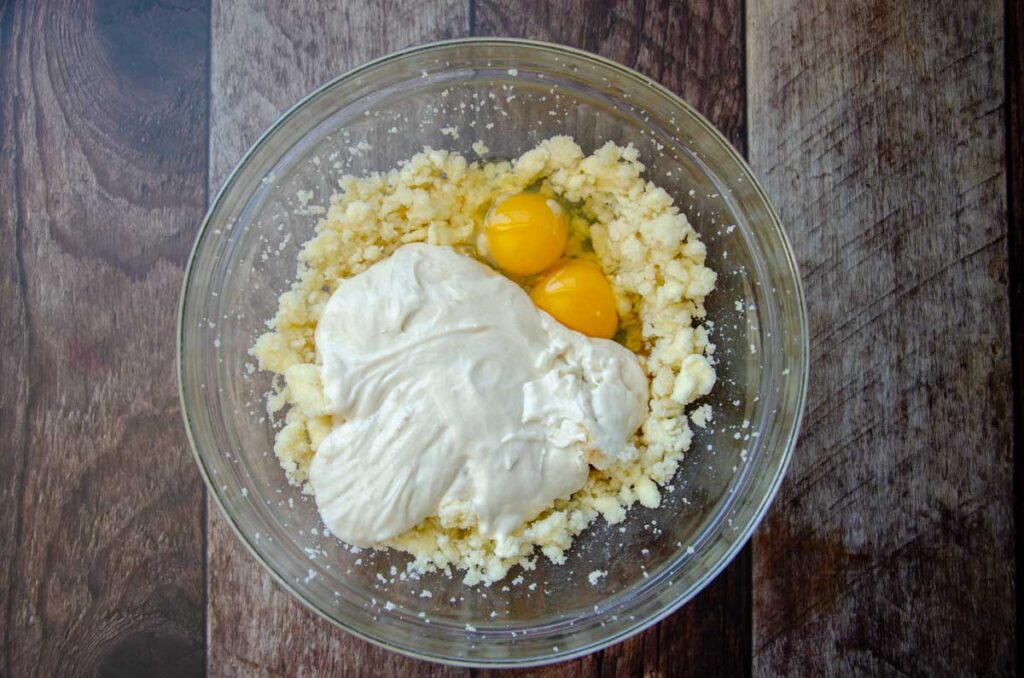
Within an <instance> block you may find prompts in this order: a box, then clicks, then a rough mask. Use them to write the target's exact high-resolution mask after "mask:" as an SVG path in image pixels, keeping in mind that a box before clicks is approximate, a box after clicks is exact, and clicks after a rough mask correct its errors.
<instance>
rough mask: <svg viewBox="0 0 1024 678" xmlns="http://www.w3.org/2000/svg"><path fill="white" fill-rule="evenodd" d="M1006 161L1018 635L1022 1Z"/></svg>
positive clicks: (1009, 86) (1022, 658) (1010, 15)
mask: <svg viewBox="0 0 1024 678" xmlns="http://www.w3.org/2000/svg"><path fill="white" fill-rule="evenodd" d="M1006 18H1007V22H1006V123H1007V127H1006V141H1007V143H1006V149H1007V150H1006V157H1007V158H1008V161H1007V173H1008V177H1007V179H1008V181H1007V189H1008V191H1009V194H1008V195H1007V199H1008V204H1007V206H1008V210H1007V212H1008V215H1009V232H1008V240H1009V252H1010V323H1011V326H1010V331H1011V335H1012V346H1013V349H1012V350H1013V356H1012V358H1013V384H1014V388H1013V393H1014V398H1013V421H1014V427H1013V460H1014V469H1013V471H1014V472H1013V476H1014V487H1015V488H1016V490H1015V494H1014V498H1013V499H1014V518H1015V525H1016V530H1015V533H1016V542H1015V543H1016V547H1017V550H1016V562H1017V573H1016V575H1017V577H1016V587H1017V597H1016V602H1017V637H1018V638H1020V637H1021V634H1022V631H1024V628H1022V626H1024V622H1022V614H1021V611H1022V610H1024V567H1021V564H1024V163H1022V162H1021V158H1024V106H1022V105H1021V93H1022V91H1024V51H1022V45H1021V38H1022V37H1024V2H1021V1H1020V0H1008V2H1007V3H1006ZM1022 672H1024V655H1022V652H1021V649H1020V647H1018V648H1017V673H1018V674H1019V673H1022Z"/></svg>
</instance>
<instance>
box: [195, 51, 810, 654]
mask: <svg viewBox="0 0 1024 678" xmlns="http://www.w3.org/2000/svg"><path fill="white" fill-rule="evenodd" d="M467 44H476V45H495V46H514V47H525V48H530V49H537V50H542V51H546V52H555V53H562V54H567V55H570V56H573V57H575V58H579V59H582V60H585V61H591V62H594V63H596V64H598V65H600V66H603V67H606V68H610V69H612V70H614V71H617V72H618V73H619V74H620V75H622V76H624V77H626V78H628V79H630V80H633V81H636V82H637V83H638V84H641V85H644V86H646V87H648V88H650V89H652V90H653V91H654V92H655V93H657V94H659V95H660V96H662V97H664V98H667V99H668V100H669V101H670V102H671V103H673V104H674V105H676V106H679V107H681V108H683V109H684V110H685V111H686V112H687V113H688V114H689V115H691V116H693V118H694V119H695V120H696V121H697V122H698V123H700V124H701V125H702V126H703V127H704V128H705V131H706V132H707V133H708V134H709V135H710V136H711V137H713V138H714V139H715V140H716V141H717V142H718V143H719V144H720V145H721V146H722V147H723V149H724V150H725V152H726V153H727V154H728V155H729V156H730V157H731V159H732V160H733V161H734V162H736V163H737V164H738V165H739V166H740V168H741V169H742V170H743V171H744V172H745V173H746V175H747V176H748V177H749V179H750V183H751V184H752V186H753V188H754V191H755V193H756V195H757V197H758V198H759V199H760V201H761V202H762V204H763V205H764V206H765V208H766V212H767V214H768V217H769V221H770V222H771V225H772V227H773V229H774V231H775V232H776V234H777V235H778V236H779V238H780V241H781V244H782V249H783V251H784V254H785V260H786V262H787V264H788V266H789V268H790V269H791V271H792V273H793V281H794V290H793V291H794V295H795V297H796V307H797V311H798V318H797V320H798V329H799V334H800V336H799V354H798V355H797V356H795V358H796V362H797V364H799V365H800V367H801V374H800V380H799V382H798V384H797V394H796V398H797V400H796V411H795V413H794V416H793V419H792V423H791V424H790V427H789V431H788V432H786V433H785V439H786V440H785V449H784V450H783V453H782V458H781V460H780V463H779V465H778V467H777V470H776V472H775V474H774V477H773V478H772V479H771V483H770V484H769V486H768V490H767V492H765V493H764V495H763V496H762V498H761V501H760V503H759V504H758V506H757V509H756V511H755V512H754V514H753V518H752V519H751V521H750V522H749V523H748V524H747V525H746V527H745V528H744V529H743V530H742V531H741V532H740V533H739V535H738V537H737V538H735V539H734V540H733V541H732V543H731V544H730V545H729V547H728V549H727V550H726V552H725V554H724V555H723V557H722V558H720V559H719V561H718V562H717V563H716V564H715V565H714V566H713V567H711V568H709V570H708V572H707V573H706V574H705V575H704V576H703V577H702V578H701V580H700V581H699V582H698V583H697V584H696V585H695V586H694V587H693V588H691V589H690V590H689V591H687V592H685V593H684V594H683V595H680V596H679V597H678V598H676V599H675V600H674V601H672V602H671V603H669V604H667V605H665V606H664V607H662V608H661V609H660V610H659V611H658V612H657V613H655V614H653V615H650V616H649V617H646V618H643V619H638V620H637V621H635V622H634V623H632V624H630V625H627V626H625V627H624V628H623V629H622V630H621V631H619V632H618V633H615V634H613V635H611V636H609V637H607V638H603V639H601V640H599V641H596V642H592V643H589V644H586V645H583V646H581V647H579V648H576V649H574V650H567V651H564V652H552V653H550V654H546V655H537V656H535V657H530V658H523V659H507V658H501V659H496V660H490V659H486V660H483V661H479V660H477V661H474V660H467V659H461V658H458V657H453V656H450V655H438V654H431V653H422V652H417V651H415V650H412V649H408V648H405V647H400V646H397V645H393V644H391V643H389V642H387V641H384V640H381V639H379V638H375V637H373V636H370V635H368V634H366V633H363V632H362V631H360V630H358V629H356V628H354V627H352V626H349V625H347V624H345V623H344V622H342V621H340V620H338V619H335V618H334V617H332V616H330V615H329V614H327V613H326V612H325V611H323V610H321V609H320V608H319V607H317V606H316V605H315V604H313V603H312V602H311V601H309V600H307V599H306V598H305V597H304V596H303V595H302V594H301V593H300V592H299V591H298V590H296V589H295V588H293V587H292V586H291V584H290V583H289V582H288V581H287V580H286V579H285V578H284V577H283V576H282V575H281V574H279V573H278V572H277V571H276V570H275V569H274V568H273V567H272V566H271V565H270V563H268V562H267V561H266V560H265V559H264V558H263V557H262V556H261V555H260V554H259V553H258V552H257V551H256V549H255V547H254V546H253V544H252V543H250V541H249V539H248V538H247V537H246V536H245V534H244V533H243V532H242V531H241V529H240V528H239V527H238V525H237V523H236V522H235V520H234V518H233V516H232V514H231V513H230V511H229V510H228V508H227V506H226V505H225V503H224V502H223V500H222V499H221V497H220V495H219V493H218V492H217V490H216V487H215V485H214V483H213V479H212V478H211V476H210V473H209V470H208V469H207V468H206V465H205V463H204V461H203V458H202V455H201V454H200V452H199V446H198V444H197V442H196V438H195V435H194V433H193V430H192V425H191V422H190V418H189V411H188V401H187V398H186V395H185V386H184V384H185V378H184V375H185V373H184V361H183V359H182V356H183V351H182V349H183V341H184V321H185V306H186V301H187V300H188V293H189V289H190V283H191V281H192V275H193V273H194V267H195V263H196V259H197V255H198V253H199V250H200V248H201V246H202V244H203V242H204V241H205V239H206V236H207V234H208V232H209V230H210V228H209V227H210V224H211V221H212V219H213V216H214V214H215V213H216V212H217V210H218V208H219V207H220V204H221V202H222V201H223V200H224V198H225V196H226V195H227V193H228V192H229V191H230V190H231V189H232V188H233V186H234V184H235V182H236V180H237V178H238V175H239V174H240V173H241V171H242V169H243V168H244V167H245V166H246V165H247V164H248V163H249V162H250V160H251V159H252V157H253V156H254V155H255V154H256V152H257V151H258V150H259V149H260V148H261V147H262V146H263V145H264V143H265V142H266V141H267V140H268V139H269V138H270V137H271V136H272V135H273V134H274V133H275V132H276V131H277V130H278V129H279V128H280V127H282V126H283V125H284V124H285V123H286V122H287V121H288V120H290V119H291V118H292V117H293V116H294V115H295V114H296V113H297V112H298V111H300V110H301V109H303V108H304V107H305V106H306V105H307V104H308V103H309V102H311V101H312V100H314V99H316V98H317V97H319V96H320V95H321V94H322V93H323V92H325V91H327V90H328V89H331V88H333V87H335V86H336V85H339V84H341V83H343V82H345V81H348V80H351V79H353V78H356V77H358V76H360V75H362V74H364V73H366V72H368V71H371V70H373V69H375V68H376V67H378V66H380V65H383V64H385V63H389V62H391V61H396V60H399V59H403V58H405V57H408V56H411V55H413V54H419V53H423V52H431V51H435V50H444V49H448V48H452V47H457V46H463V45H467ZM175 374H176V375H177V380H178V399H179V403H180V405H181V415H182V419H183V422H184V425H185V432H186V436H187V438H188V442H189V448H190V449H191V452H192V457H193V458H194V459H195V461H196V465H197V466H198V467H199V472H200V475H201V476H202V478H203V482H204V485H205V487H204V490H205V494H206V496H207V497H212V498H213V501H214V503H215V504H216V505H217V507H218V508H219V510H220V513H221V515H222V516H223V517H224V519H225V520H226V521H227V523H228V525H229V526H230V527H231V530H232V531H233V532H234V533H235V536H236V537H237V538H238V540H239V541H240V542H241V543H242V544H243V545H244V547H245V549H246V550H247V551H248V552H249V554H250V555H251V556H252V557H253V558H254V559H255V560H256V562H258V563H259V564H260V565H261V566H262V567H263V569H264V570H266V571H267V572H268V573H269V574H270V576H271V577H272V578H273V579H274V581H276V582H277V584H278V585H279V586H281V587H282V588H283V589H284V590H285V591H286V592H288V594H289V595H290V596H291V597H292V598H293V599H295V600H297V601H298V602H299V603H301V604H302V605H303V606H305V607H306V608H307V609H309V610H311V611H312V612H314V613H315V614H316V615H317V616H319V617H321V618H322V619H324V620H326V621H328V622H330V623H331V624H332V625H334V626H336V627H338V628H340V629H342V630H343V631H345V632H346V633H350V634H352V635H353V636H355V637H357V638H359V639H361V640H364V641H366V642H368V643H371V644H373V645H375V646H377V647H380V648H383V649H385V650H389V651H391V652H396V653H398V654H401V655H404V656H406V657H410V658H412V659H418V660H422V661H429V662H434V663H439V664H445V665H449V666H457V667H462V668H511V667H519V668H528V667H536V666H544V665H548V664H554V663H556V662H564V661H570V660H572V659H577V658H580V657H583V656H586V655H589V654H592V653H594V652H597V651H600V650H603V649H605V648H607V647H611V646H612V645H615V644H617V643H620V642H622V641H624V640H626V639H627V638H630V637H632V636H634V635H636V634H638V633H640V632H642V631H644V630H646V629H648V628H650V627H652V626H654V625H655V624H657V623H658V622H660V621H662V620H663V619H665V618H666V617H668V616H669V615H671V614H672V613H674V612H676V611H677V610H679V609H680V608H681V607H682V606H683V605H685V604H687V603H688V602H690V601H691V600H693V598H695V597H696V596H697V595H698V594H699V593H700V592H701V591H702V590H704V588H705V587H707V585H708V584H710V583H711V582H712V581H713V580H714V579H716V578H717V577H718V576H719V575H720V574H721V573H722V571H723V570H724V569H725V568H726V567H728V565H729V564H730V563H732V561H733V560H734V559H735V558H736V556H737V555H738V554H739V552H740V551H741V550H742V549H743V548H744V547H745V546H746V545H747V544H748V542H749V541H750V539H751V536H752V535H753V533H754V531H755V530H756V529H757V528H758V526H759V525H760V524H761V522H762V521H763V520H764V518H765V516H766V515H767V513H768V509H769V508H770V507H771V505H772V503H773V501H774V499H775V496H776V495H777V494H778V491H779V488H780V486H781V485H782V481H783V479H784V478H785V475H786V471H787V469H788V468H789V464H790V462H791V460H792V457H793V452H794V449H795V447H796V443H797V439H798V437H799V434H800V430H801V427H802V424H803V418H804V414H805V411H806V401H807V390H808V384H809V379H810V337H809V329H808V318H807V304H806V298H805V295H804V289H803V282H802V277H801V275H800V269H799V266H798V263H797V260H796V257H795V255H794V252H793V246H792V243H791V242H790V240H789V237H788V236H787V234H786V231H785V229H784V228H783V226H782V222H781V220H780V218H779V215H778V213H777V211H776V209H775V206H774V205H773V203H772V202H771V200H770V199H769V197H768V195H767V193H766V192H765V190H764V188H763V187H762V185H761V182H760V181H759V180H758V179H757V177H756V175H755V174H754V172H753V170H752V169H751V167H750V165H749V164H748V163H747V161H746V159H745V158H744V157H743V156H742V155H741V154H740V153H739V152H738V151H737V150H736V149H735V148H734V147H733V145H732V144H731V143H730V142H729V140H728V139H726V138H725V136H724V135H723V134H722V133H721V132H720V131H719V130H718V128H717V127H715V126H714V125H713V124H712V123H711V122H710V121H709V120H708V119H707V118H706V117H705V116H704V115H703V114H701V113H700V112H699V111H697V110H696V109H695V108H694V107H693V106H692V105H691V104H690V103H689V102H687V101H686V100H685V99H683V98H682V97H680V96H679V95H677V94H675V93H674V92H672V91H671V90H670V89H668V88H667V87H665V86H664V85H661V84H660V83H658V82H657V81H656V80H654V79H653V78H650V77H648V76H646V75H644V74H642V73H640V72H639V71H637V70H635V69H633V68H630V67H628V66H625V65H623V64H621V63H618V62H616V61H613V60H612V59H608V58H606V57H602V56H600V55H597V54H594V53H592V52H588V51H586V50H582V49H578V48H575V47H569V46H566V45H560V44H557V43H552V42H545V41H541V40H528V39H523V38H505V37H464V38H454V39H448V40H438V41H434V42H428V43H423V44H420V45H414V46H410V47H406V48H403V49H400V50H397V51H394V52H390V53H388V54H385V55H383V56H379V57H377V58H375V59H371V60H370V61H367V62H365V63H363V64H361V65H359V66H356V67H354V68H351V69H349V70H347V71H345V72H343V73H341V74H339V75H337V76H336V77H334V78H331V79H330V80H328V81H326V82H324V83H323V84H321V85H319V86H318V87H316V88H314V89H313V90H312V91H310V92H309V93H307V94H306V95H305V96H303V97H302V98H301V99H300V100H299V101H298V102H296V103H295V104H293V105H292V106H291V107H290V108H288V109H287V110H286V111H285V112H284V113H283V114H281V115H280V116H279V117H278V118H277V119H276V120H275V121H274V122H273V123H272V124H271V125H270V126H269V127H268V128H267V129H266V130H265V131H264V132H263V133H262V134H260V136H259V138H257V140H256V141H255V142H254V143H253V144H252V145H251V146H250V147H249V148H248V150H246V152H245V153H244V154H243V155H242V157H241V158H240V159H239V160H238V162H237V163H236V164H235V165H234V167H233V168H232V169H231V171H230V172H228V174H227V175H226V176H225V178H224V180H223V184H222V185H221V187H220V189H219V190H218V191H217V193H216V194H215V195H214V197H213V199H212V200H211V201H210V203H209V207H208V209H207V211H206V214H205V215H204V216H203V220H202V222H201V223H200V226H199V229H198V231H197V232H196V235H195V240H194V242H193V245H192V249H191V250H190V252H189V256H188V262H187V264H186V266H185V270H184V273H183V276H182V289H181V294H180V297H179V301H178V317H177V328H176V337H175ZM206 528H207V526H206V525H204V530H206ZM206 546H207V544H206V540H204V553H203V557H204V558H208V553H206V552H205V550H206ZM207 605H209V601H207Z"/></svg>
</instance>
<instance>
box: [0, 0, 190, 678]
mask: <svg viewBox="0 0 1024 678" xmlns="http://www.w3.org/2000/svg"><path fill="white" fill-rule="evenodd" d="M0 11H2V14H0V102H2V103H0V134H2V137H0V221H2V229H0V304H2V312H0V340H2V358H0V386H2V388H0V440H2V442H0V479H2V483H0V552H2V554H3V564H2V568H0V596H2V598H0V638H2V640H0V642H2V652H0V675H5V676H20V675H44V676H47V675H54V676H73V675H94V674H105V675H149V676H160V675H175V676H187V675H195V674H198V673H200V672H201V671H202V668H203V656H204V649H205V642H204V633H203V630H204V610H205V601H204V591H203V587H204V583H203V535H202V529H203V528H202V488H201V481H200V479H199V474H198V473H197V472H196V469H195V465H194V463H193V461H192V458H191V456H190V454H189V452H188V447H187V443H186V441H185V435H184V432H183V431H182V427H181V417H180V415H179V413H178V397H177V389H176V385H175V381H176V380H175V374H174V368H173V364H174V335H175V312H174V309H175V308H176V304H177V299H178V293H179V291H180V284H181V275H182V270H183V267H184V262H185V258H186V257H187V254H188V250H189V246H190V243H191V241H192V237H193V234H194V230H195V227H196V224H197V223H198V221H199V219H200V218H201V217H202V213H203V211H204V208H205V199H206V138H205V132H206V91H207V82H206V35H207V34H206V30H205V27H206V25H207V22H208V11H207V7H206V5H205V3H203V2H193V1H191V0H178V2H176V3H175V4H174V5H157V4H155V3H150V2H133V3H127V2H116V1H105V2H100V1H95V2H87V3H71V2H62V1H54V2H46V3H42V2H5V3H0Z"/></svg>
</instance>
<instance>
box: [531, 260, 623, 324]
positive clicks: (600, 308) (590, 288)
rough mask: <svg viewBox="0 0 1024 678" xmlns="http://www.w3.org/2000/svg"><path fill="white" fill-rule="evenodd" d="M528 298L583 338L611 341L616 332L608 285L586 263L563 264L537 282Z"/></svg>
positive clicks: (612, 300)
mask: <svg viewBox="0 0 1024 678" xmlns="http://www.w3.org/2000/svg"><path fill="white" fill-rule="evenodd" d="M530 298H531V299H533V303H535V304H537V306H538V307H539V308H541V309H542V310H544V311H547V312H548V313H549V314H551V316H552V317H553V318H554V319H555V320H557V321H558V322H560V323H562V324H563V325H565V326H566V327H568V328H570V329H573V330H576V331H577V332H581V333H583V334H586V335H587V336H590V337H600V338H603V339H611V338H612V337H614V336H615V331H616V330H617V329H618V326H619V316H618V313H617V312H616V310H615V294H614V293H613V292H612V286H611V284H610V283H609V282H608V279H607V278H606V277H605V276H604V273H603V272H602V271H601V269H600V267H598V265H597V264H594V263H592V262H590V261H584V260H582V259H570V260H567V261H563V262H562V263H561V264H559V265H558V266H556V267H555V268H553V269H551V271H549V272H548V273H547V274H545V275H544V277H543V278H541V279H540V280H539V281H538V282H537V284H536V285H535V286H534V288H533V290H532V291H531V292H530Z"/></svg>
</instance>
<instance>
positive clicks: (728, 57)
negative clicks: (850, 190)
mask: <svg viewBox="0 0 1024 678" xmlns="http://www.w3.org/2000/svg"><path fill="white" fill-rule="evenodd" d="M473 33H474V35H487V36H491V35H493V36H507V37H523V38H531V39H535V40H547V41H550V42H558V43H562V44H566V45H570V46H573V47H579V48H581V49H585V50H588V51H591V52H594V53H597V54H600V55H602V56H605V57H608V58H610V59H613V60H615V61H618V62H620V63H623V64H625V65H627V66H630V67H632V68H635V69H637V70H639V71H640V72H642V73H644V74H646V75H648V76H649V77H651V78H654V79H655V80H657V81H658V82H660V83H661V84H663V85H665V86H666V87H668V88H669V89H671V90H672V91H673V92H675V93H676V94H679V95H680V96H682V97H683V98H684V99H686V100H688V101H689V102H690V103H691V104H693V105H694V106H695V107H696V108H697V110H699V111H700V112H701V113H703V114H704V115H705V116H707V117H708V119H710V120H711V121H712V122H713V123H714V124H715V125H716V126H717V127H718V128H719V129H720V130H722V132H723V133H724V134H725V135H726V136H727V137H728V138H729V139H730V141H731V142H732V143H733V144H734V145H735V146H736V147H737V148H739V149H740V150H741V151H742V150H744V149H745V147H746V145H745V142H746V139H745V128H744V118H743V115H744V82H743V80H744V73H743V67H744V64H743V42H742V33H743V12H742V5H741V3H740V2H739V1H738V0H735V1H729V2H716V1H712V0H686V1H684V2H675V1H672V0H657V1H655V0H635V1H625V2H587V1H585V0H571V1H569V2H544V1H543V0H530V1H524V2H516V3H506V2H499V1H497V0H476V2H475V6H474V26H473ZM750 597H751V583H750V552H749V549H744V550H743V551H742V552H741V553H740V555H739V556H738V557H737V558H736V560H735V561H734V562H733V563H732V564H731V565H730V566H729V567H728V568H727V569H726V571H725V572H724V573H722V574H721V575H720V576H719V577H718V578H717V579H716V580H715V581H714V582H712V583H711V584H710V585H709V586H708V587H707V588H706V589H705V590H704V591H703V592H702V593H701V594H700V595H699V596H698V597H697V598H696V599H694V600H693V601H691V602H690V603H689V604H688V605H686V606H685V607H684V608H683V609H681V610H679V611H678V612H677V613H675V614H674V615H672V616H671V617H669V618H668V619H665V620H664V621H662V622H661V623H660V624H658V625H657V626H655V627H653V628H651V629H648V630H647V631H646V632H644V633H642V634H639V635H637V636H634V637H633V638H630V639H629V640H627V641H625V642H624V643H621V644H619V645H616V646H613V647H610V648H608V649H606V650H604V651H602V652H600V653H597V654H596V655H593V656H591V657H586V658H584V659H581V660H577V661H574V662H566V663H563V664H559V665H556V666H552V667H550V668H548V669H546V670H544V671H543V672H541V673H540V674H538V675H551V676H561V675H572V676H599V675H617V676H630V675H640V674H643V675H656V676H666V675H699V676H710V675H724V676H737V675H746V674H749V672H750V653H751V646H750V637H751V636H750V600H751V598H750ZM515 673H516V672H511V673H509V672H504V671H502V672H500V673H499V672H492V674H493V675H515ZM527 673H528V674H530V675H534V674H535V673H536V672H535V671H528V672H524V674H527Z"/></svg>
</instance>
